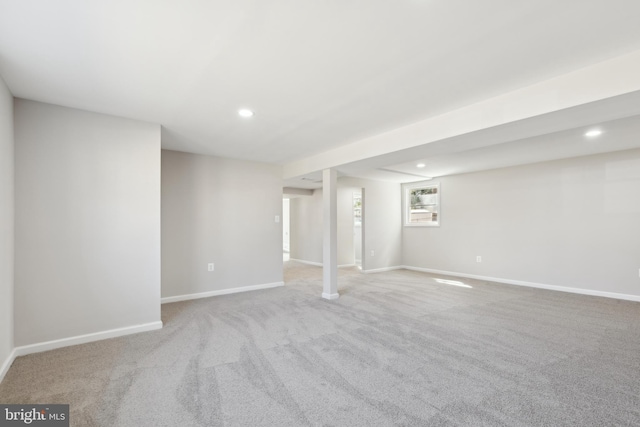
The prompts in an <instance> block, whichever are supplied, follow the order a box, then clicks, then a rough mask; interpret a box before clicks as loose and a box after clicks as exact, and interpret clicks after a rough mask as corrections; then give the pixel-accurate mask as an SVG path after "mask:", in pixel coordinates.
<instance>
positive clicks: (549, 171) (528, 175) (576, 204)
mask: <svg viewBox="0 0 640 427" xmlns="http://www.w3.org/2000/svg"><path fill="white" fill-rule="evenodd" d="M438 181H440V183H441V224H442V225H441V226H440V227H435V228H431V227H404V228H403V263H404V264H405V265H407V266H412V267H421V268H428V269H435V270H443V271H451V272H457V273H464V274H472V275H479V276H486V277H494V278H502V279H508V280H513V281H525V282H531V283H538V284H544V285H552V286H562V287H570V288H576V289H585V290H593V291H601V292H612V293H619V294H625V295H640V277H638V269H639V268H640V244H639V243H638V236H640V196H639V195H640V150H637V149H636V150H629V151H619V152H614V153H608V154H601V155H594V156H588V157H579V158H573V159H567V160H558V161H552V162H544V163H538V164H532V165H526V166H520V167H511V168H504V169H497V170H491V171H485V172H478V173H470V174H464V175H457V176H450V177H444V178H441V179H439V180H438ZM430 182H434V181H430ZM476 256H481V257H482V262H481V263H477V262H476Z"/></svg>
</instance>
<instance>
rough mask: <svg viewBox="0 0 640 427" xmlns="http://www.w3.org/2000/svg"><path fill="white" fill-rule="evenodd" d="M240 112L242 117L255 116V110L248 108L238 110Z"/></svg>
mask: <svg viewBox="0 0 640 427" xmlns="http://www.w3.org/2000/svg"><path fill="white" fill-rule="evenodd" d="M238 114H239V115H240V117H245V118H246V117H253V111H251V110H249V109H247V108H242V109H240V110H238Z"/></svg>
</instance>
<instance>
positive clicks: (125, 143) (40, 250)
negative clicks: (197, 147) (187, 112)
mask: <svg viewBox="0 0 640 427" xmlns="http://www.w3.org/2000/svg"><path fill="white" fill-rule="evenodd" d="M14 105H15V110H14V112H15V140H16V146H15V155H16V157H15V159H16V164H15V167H16V175H15V179H16V181H15V184H16V190H15V191H16V221H15V225H16V228H15V232H16V235H15V239H16V240H15V250H16V252H15V256H16V260H15V344H16V346H24V345H28V344H35V343H42V342H45V341H49V340H59V339H64V338H71V337H77V336H80V335H84V334H100V333H103V332H105V331H109V330H113V329H118V328H132V327H136V326H139V325H147V324H151V323H154V322H155V323H159V322H160V126H159V125H153V124H149V123H143V122H138V121H134V120H128V119H122V118H118V117H113V116H107V115H102V114H95V113H90V112H86V111H81V110H75V109H71V108H64V107H60V106H55V105H50V104H42V103H39V102H33V101H26V100H21V99H16V100H15V104H14Z"/></svg>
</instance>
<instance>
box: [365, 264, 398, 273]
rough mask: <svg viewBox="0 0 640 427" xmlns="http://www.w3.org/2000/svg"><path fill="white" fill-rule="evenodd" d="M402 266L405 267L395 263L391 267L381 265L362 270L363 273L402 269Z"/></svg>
mask: <svg viewBox="0 0 640 427" xmlns="http://www.w3.org/2000/svg"><path fill="white" fill-rule="evenodd" d="M403 268H405V267H404V266H402V265H396V266H393V267H383V268H374V269H371V270H362V272H363V273H365V274H369V273H384V272H385V271H393V270H402V269H403Z"/></svg>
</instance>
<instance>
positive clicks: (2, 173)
mask: <svg viewBox="0 0 640 427" xmlns="http://www.w3.org/2000/svg"><path fill="white" fill-rule="evenodd" d="M13 173H14V160H13V96H12V95H11V92H9V89H8V88H7V86H6V85H5V83H4V81H3V80H2V78H1V77H0V380H2V366H3V364H4V363H5V361H8V358H9V355H10V354H11V352H12V351H13V194H14V193H13V191H14V186H13Z"/></svg>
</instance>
